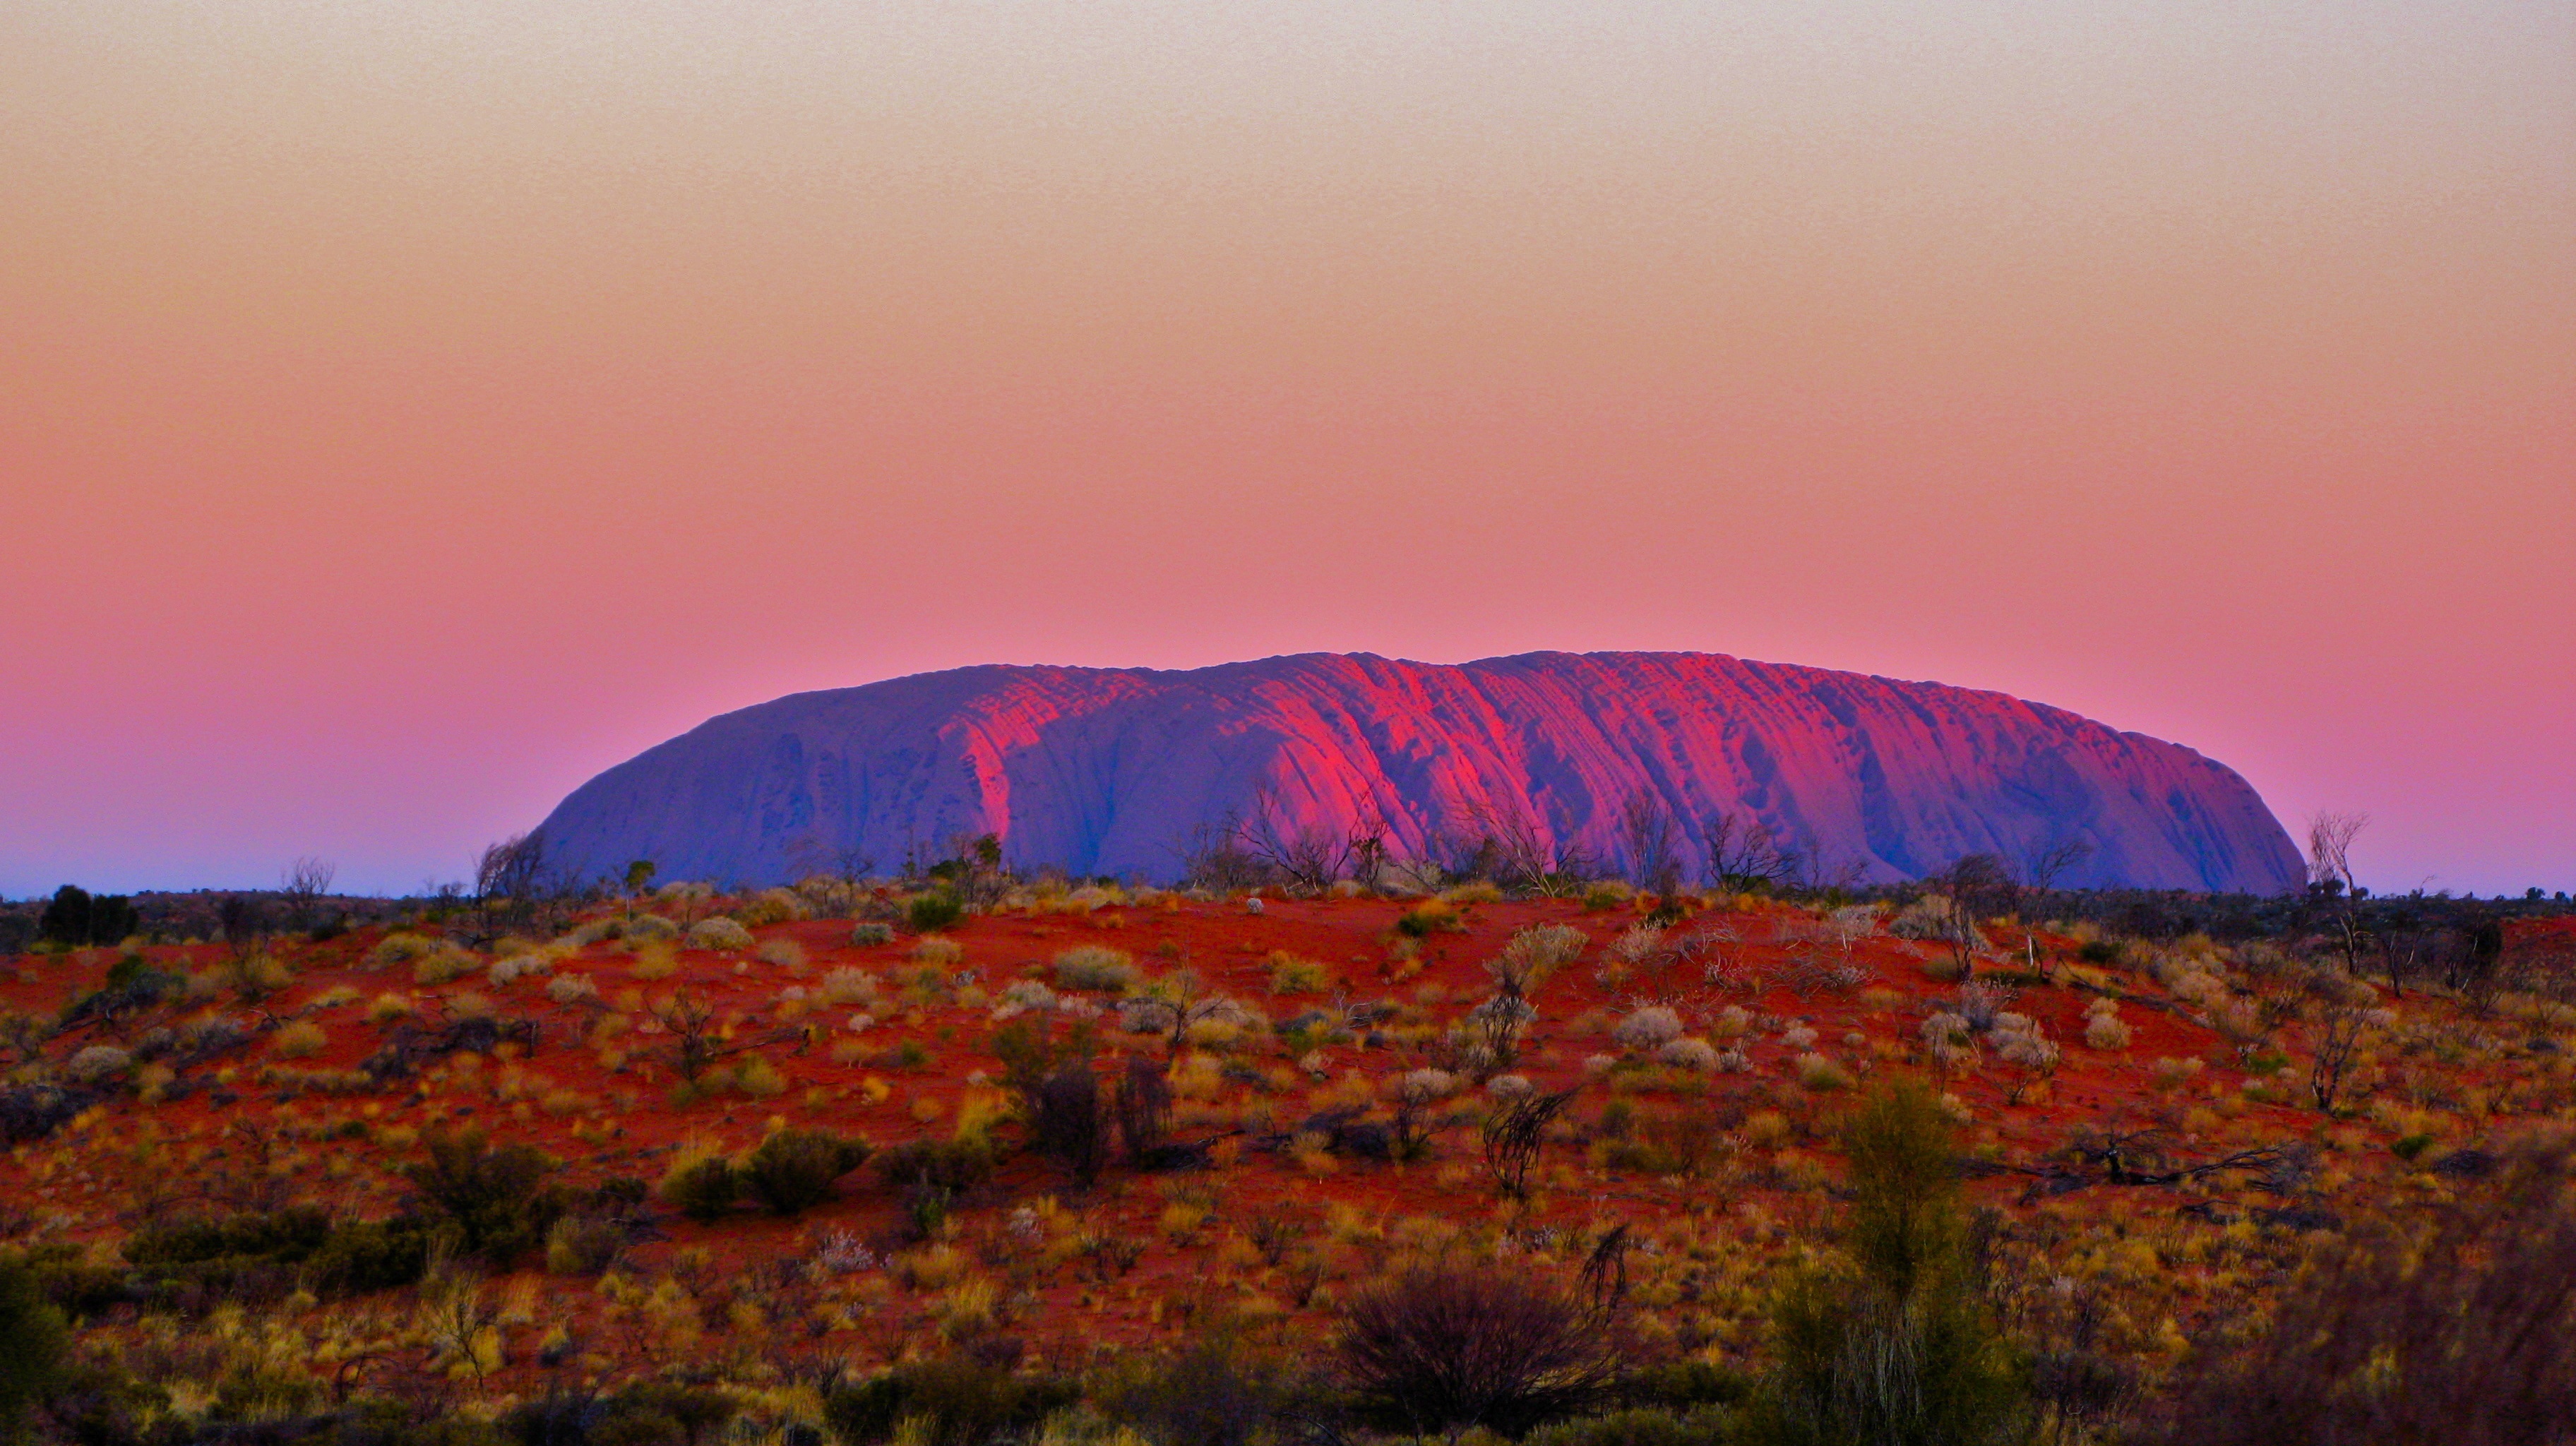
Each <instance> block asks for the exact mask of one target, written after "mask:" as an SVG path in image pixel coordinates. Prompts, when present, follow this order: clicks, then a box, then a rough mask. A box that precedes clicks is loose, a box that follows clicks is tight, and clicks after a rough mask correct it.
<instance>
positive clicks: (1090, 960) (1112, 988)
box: [1054, 944, 1143, 994]
mask: <svg viewBox="0 0 2576 1446" xmlns="http://www.w3.org/2000/svg"><path fill="white" fill-rule="evenodd" d="M1054 970H1055V982H1056V987H1057V988H1059V989H1080V990H1085V991H1089V992H1092V993H1101V994H1123V993H1125V992H1127V991H1128V990H1130V989H1133V988H1135V987H1136V984H1137V982H1138V981H1139V980H1140V979H1141V978H1142V977H1143V976H1142V975H1141V974H1139V973H1138V972H1137V969H1136V960H1135V957H1134V956H1133V955H1130V954H1128V953H1127V952H1126V951H1124V950H1120V949H1111V948H1107V947H1105V946H1103V945H1099V944H1077V945H1075V946H1074V947H1072V948H1070V949H1067V950H1065V951H1063V952H1062V953H1059V954H1057V955H1056V956H1055V964H1054Z"/></svg>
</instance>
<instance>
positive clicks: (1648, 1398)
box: [1619, 1361, 1753, 1411]
mask: <svg viewBox="0 0 2576 1446" xmlns="http://www.w3.org/2000/svg"><path fill="white" fill-rule="evenodd" d="M1752 1394H1753V1378H1752V1377H1750V1376H1748V1375H1746V1374H1745V1373H1744V1372H1742V1371H1739V1370H1736V1369H1735V1368H1733V1367H1731V1366H1721V1365H1716V1364H1713V1363H1711V1362H1708V1361H1673V1362H1670V1363H1667V1364H1664V1365H1659V1366H1649V1367H1647V1368H1646V1369H1644V1370H1641V1371H1638V1372H1637V1373H1635V1374H1634V1375H1631V1376H1630V1377H1628V1378H1627V1379H1626V1380H1624V1381H1622V1382H1620V1383H1619V1399H1621V1400H1622V1401H1625V1402H1627V1403H1628V1404H1629V1405H1631V1406H1640V1407H1653V1408H1659V1409H1662V1410H1666V1411H1689V1410H1691V1409H1693V1408H1695V1407H1699V1406H1740V1405H1742V1404H1744V1402H1745V1401H1746V1400H1747V1399H1749V1398H1750V1397H1751V1396H1752Z"/></svg>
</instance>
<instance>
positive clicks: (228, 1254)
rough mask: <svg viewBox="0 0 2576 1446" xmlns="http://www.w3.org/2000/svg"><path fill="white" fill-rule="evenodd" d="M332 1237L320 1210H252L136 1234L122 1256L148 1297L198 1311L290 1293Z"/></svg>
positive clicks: (129, 1241) (327, 1218)
mask: <svg viewBox="0 0 2576 1446" xmlns="http://www.w3.org/2000/svg"><path fill="white" fill-rule="evenodd" d="M331 1231H332V1225H331V1218H330V1217H329V1216H328V1215H325V1214H324V1213H323V1212H321V1211H319V1210H314V1209H290V1210H277V1211H265V1212H262V1211H252V1212H245V1213H242V1214H238V1215H226V1216H220V1217H209V1218H199V1219H193V1220H185V1221H180V1222H178V1223H175V1224H171V1225H163V1226H158V1227H155V1228H152V1229H147V1230H141V1231H137V1232H136V1233H135V1234H134V1235H133V1236H131V1237H129V1238H128V1239H127V1240H126V1242H125V1246H124V1253H125V1258H126V1259H127V1260H128V1261H130V1262H131V1263H132V1264H133V1265H134V1266H135V1269H136V1274H137V1275H138V1276H139V1277H140V1279H141V1283H142V1287H143V1289H144V1290H146V1291H147V1292H149V1293H150V1294H151V1295H152V1296H154V1297H157V1298H159V1299H162V1300H164V1301H167V1302H169V1303H172V1304H176V1305H179V1306H181V1307H183V1308H192V1309H193V1308H200V1307H203V1306H205V1305H208V1304H211V1303H213V1302H214V1301H215V1300H219V1299H220V1300H238V1301H257V1300H264V1299H274V1298H276V1297H278V1296H281V1295H283V1294H285V1293H286V1292H287V1291H288V1290H289V1289H291V1288H292V1287H293V1285H294V1283H295V1280H296V1278H297V1276H298V1275H299V1273H300V1269H299V1268H300V1267H302V1266H303V1265H304V1263H305V1262H306V1261H308V1260H310V1259H311V1258H312V1257H313V1256H314V1254H315V1253H316V1252H317V1251H319V1250H321V1249H322V1247H323V1246H324V1244H326V1243H327V1242H328V1241H329V1240H330V1238H331Z"/></svg>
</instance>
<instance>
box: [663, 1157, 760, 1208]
mask: <svg viewBox="0 0 2576 1446" xmlns="http://www.w3.org/2000/svg"><path fill="white" fill-rule="evenodd" d="M662 1198H663V1199H664V1200H666V1201H668V1202H670V1204H671V1206H672V1208H674V1209H676V1210H678V1211H679V1212H680V1213H681V1214H683V1215H686V1216H688V1217H689V1218H690V1219H692V1220H695V1221H697V1222H698V1223H699V1224H701V1225H707V1224H712V1223H713V1222H715V1221H718V1220H722V1219H723V1218H724V1217H726V1216H727V1215H730V1214H732V1213H733V1207H734V1203H735V1202H736V1201H738V1200H740V1199H742V1175H741V1173H740V1172H739V1171H737V1170H735V1169H734V1166H733V1161H731V1160H728V1159H726V1158H725V1157H724V1156H722V1155H716V1156H712V1157H710V1158H708V1159H704V1160H699V1161H697V1162H695V1163H694V1164H690V1165H687V1166H685V1167H683V1168H681V1169H678V1170H674V1171H672V1172H671V1173H670V1174H669V1175H668V1176H665V1177H664V1178H663V1181H662Z"/></svg>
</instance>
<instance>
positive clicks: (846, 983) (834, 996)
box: [822, 964, 877, 1005]
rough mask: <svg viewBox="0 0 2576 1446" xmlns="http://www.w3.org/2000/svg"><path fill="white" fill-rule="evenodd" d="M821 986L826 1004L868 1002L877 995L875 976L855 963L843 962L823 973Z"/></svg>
mask: <svg viewBox="0 0 2576 1446" xmlns="http://www.w3.org/2000/svg"><path fill="white" fill-rule="evenodd" d="M822 988H823V1002H824V1003H826V1004H840V1005H849V1004H868V1003H872V1002H874V1000H875V999H876V997H877V976H876V975H874V974H871V973H869V972H868V971H867V970H865V969H861V968H858V967H857V966H855V965H849V964H844V965H842V966H841V967H840V968H837V969H832V970H827V971H826V972H825V973H824V975H823V985H822Z"/></svg>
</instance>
